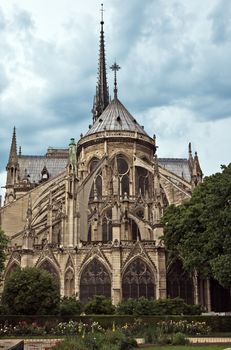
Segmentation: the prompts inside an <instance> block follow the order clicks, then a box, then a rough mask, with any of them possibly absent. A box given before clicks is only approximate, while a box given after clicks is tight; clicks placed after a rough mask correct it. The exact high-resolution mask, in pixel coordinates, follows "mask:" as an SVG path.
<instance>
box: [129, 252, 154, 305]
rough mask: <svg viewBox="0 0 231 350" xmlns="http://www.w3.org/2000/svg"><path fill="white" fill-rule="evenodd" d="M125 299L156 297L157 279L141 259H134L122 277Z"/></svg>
mask: <svg viewBox="0 0 231 350" xmlns="http://www.w3.org/2000/svg"><path fill="white" fill-rule="evenodd" d="M122 295H123V299H128V298H133V299H138V298H140V297H145V298H155V279H154V276H153V273H152V272H151V270H150V268H149V267H148V265H147V264H146V263H145V262H144V261H143V260H142V259H141V258H136V259H135V260H134V261H132V262H131V263H130V264H129V265H128V267H127V269H126V271H125V272H124V275H123V279H122Z"/></svg>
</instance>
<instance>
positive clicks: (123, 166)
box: [117, 156, 129, 196]
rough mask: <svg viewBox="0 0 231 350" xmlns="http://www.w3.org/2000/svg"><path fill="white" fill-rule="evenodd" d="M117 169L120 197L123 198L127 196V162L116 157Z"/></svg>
mask: <svg viewBox="0 0 231 350" xmlns="http://www.w3.org/2000/svg"><path fill="white" fill-rule="evenodd" d="M117 168H118V174H119V180H120V182H119V185H120V191H119V194H120V196H124V194H125V193H127V195H129V166H128V163H127V161H126V160H125V159H124V158H123V157H122V156H118V157H117Z"/></svg>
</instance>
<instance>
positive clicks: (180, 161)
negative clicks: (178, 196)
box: [158, 158, 191, 182]
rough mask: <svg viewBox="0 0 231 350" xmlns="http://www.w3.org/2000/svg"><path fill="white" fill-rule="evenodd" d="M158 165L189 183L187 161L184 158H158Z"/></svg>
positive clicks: (189, 176)
mask: <svg viewBox="0 0 231 350" xmlns="http://www.w3.org/2000/svg"><path fill="white" fill-rule="evenodd" d="M158 163H159V165H160V166H161V167H162V168H165V169H167V170H169V171H171V172H172V173H174V174H176V175H178V176H179V177H181V178H183V179H185V180H186V181H188V182H190V181H191V175H190V169H189V163H188V159H186V158H158Z"/></svg>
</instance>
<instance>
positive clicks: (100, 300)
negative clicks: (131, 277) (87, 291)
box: [84, 295, 115, 315]
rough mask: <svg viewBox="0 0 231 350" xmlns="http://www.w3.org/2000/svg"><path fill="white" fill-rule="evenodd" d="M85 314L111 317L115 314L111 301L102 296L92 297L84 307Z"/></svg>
mask: <svg viewBox="0 0 231 350" xmlns="http://www.w3.org/2000/svg"><path fill="white" fill-rule="evenodd" d="M84 310H85V312H86V314H96V315H100V314H101V315H112V314H114V312H115V306H114V305H112V302H111V299H108V298H106V297H105V296H103V295H95V296H93V297H92V298H91V299H90V300H89V301H88V302H87V304H86V305H85V308H84Z"/></svg>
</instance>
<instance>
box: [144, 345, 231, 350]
mask: <svg viewBox="0 0 231 350" xmlns="http://www.w3.org/2000/svg"><path fill="white" fill-rule="evenodd" d="M229 347H231V345H227V344H223V345H200V346H198V345H185V346H174V345H171V346H159V345H156V346H154V347H150V348H149V347H148V348H146V349H147V350H223V349H227V348H229ZM140 349H145V348H140Z"/></svg>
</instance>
